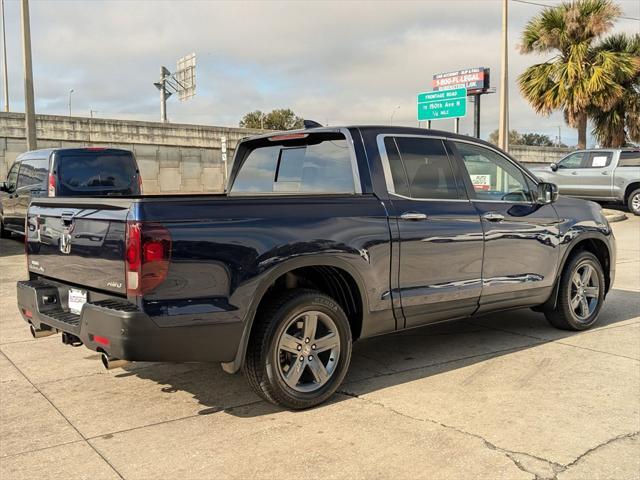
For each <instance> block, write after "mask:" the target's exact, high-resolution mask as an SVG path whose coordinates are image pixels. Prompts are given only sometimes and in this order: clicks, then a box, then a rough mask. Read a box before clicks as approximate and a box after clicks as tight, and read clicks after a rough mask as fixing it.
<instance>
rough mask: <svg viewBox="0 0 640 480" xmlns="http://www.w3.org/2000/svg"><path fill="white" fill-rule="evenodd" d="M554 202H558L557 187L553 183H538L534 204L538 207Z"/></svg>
mask: <svg viewBox="0 0 640 480" xmlns="http://www.w3.org/2000/svg"><path fill="white" fill-rule="evenodd" d="M556 200H558V186H557V185H556V184H555V183H548V182H540V183H539V184H538V193H537V195H536V203H537V204H538V205H549V204H550V203H553V202H555V201H556Z"/></svg>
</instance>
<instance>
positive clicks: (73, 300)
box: [69, 288, 87, 315]
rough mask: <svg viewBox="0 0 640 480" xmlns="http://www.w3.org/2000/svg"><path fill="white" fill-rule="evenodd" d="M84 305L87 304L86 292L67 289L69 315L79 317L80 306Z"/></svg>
mask: <svg viewBox="0 0 640 480" xmlns="http://www.w3.org/2000/svg"><path fill="white" fill-rule="evenodd" d="M85 303H87V292H86V290H79V289H77V288H70V289H69V311H70V312H71V313H75V314H76V315H80V311H81V310H82V305H84V304H85Z"/></svg>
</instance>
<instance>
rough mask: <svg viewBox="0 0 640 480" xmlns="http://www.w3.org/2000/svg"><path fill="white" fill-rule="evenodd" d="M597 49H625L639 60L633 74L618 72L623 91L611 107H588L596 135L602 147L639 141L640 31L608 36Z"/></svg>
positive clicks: (617, 50)
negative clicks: (638, 32)
mask: <svg viewBox="0 0 640 480" xmlns="http://www.w3.org/2000/svg"><path fill="white" fill-rule="evenodd" d="M595 50H596V51H611V52H622V53H627V54H629V55H631V56H632V57H633V58H634V59H635V62H636V71H635V73H634V74H633V75H627V76H625V75H623V74H622V72H617V78H616V81H617V82H618V83H619V84H620V86H621V87H622V88H623V89H624V93H623V94H622V95H621V96H620V97H619V98H618V99H617V101H616V103H615V104H614V105H613V106H612V107H611V108H610V109H609V110H603V109H601V108H597V107H590V108H589V116H590V117H591V119H592V121H593V125H594V128H593V134H594V135H595V137H596V138H597V139H598V143H600V145H601V146H603V147H609V148H618V147H623V146H624V145H625V144H626V143H627V142H628V141H632V142H640V34H637V33H636V34H635V35H629V36H627V35H625V34H624V33H622V34H617V35H611V36H610V37H607V38H605V39H604V40H603V41H602V42H601V43H600V44H599V45H597V46H596V47H595Z"/></svg>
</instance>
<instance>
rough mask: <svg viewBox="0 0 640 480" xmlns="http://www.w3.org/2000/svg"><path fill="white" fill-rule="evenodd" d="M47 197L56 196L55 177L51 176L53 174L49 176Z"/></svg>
mask: <svg viewBox="0 0 640 480" xmlns="http://www.w3.org/2000/svg"><path fill="white" fill-rule="evenodd" d="M48 195H49V196H50V197H55V196H56V177H55V176H54V175H53V173H50V174H49V189H48Z"/></svg>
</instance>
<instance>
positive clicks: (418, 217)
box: [400, 212, 427, 221]
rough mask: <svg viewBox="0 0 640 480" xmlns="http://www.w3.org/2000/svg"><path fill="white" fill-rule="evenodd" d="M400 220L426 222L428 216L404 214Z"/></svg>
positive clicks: (414, 213) (413, 213) (417, 213)
mask: <svg viewBox="0 0 640 480" xmlns="http://www.w3.org/2000/svg"><path fill="white" fill-rule="evenodd" d="M400 218H401V219H402V220H413V221H417V220H426V219H427V216H426V215H425V214H424V213H419V212H404V213H403V214H402V215H400Z"/></svg>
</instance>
